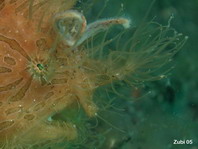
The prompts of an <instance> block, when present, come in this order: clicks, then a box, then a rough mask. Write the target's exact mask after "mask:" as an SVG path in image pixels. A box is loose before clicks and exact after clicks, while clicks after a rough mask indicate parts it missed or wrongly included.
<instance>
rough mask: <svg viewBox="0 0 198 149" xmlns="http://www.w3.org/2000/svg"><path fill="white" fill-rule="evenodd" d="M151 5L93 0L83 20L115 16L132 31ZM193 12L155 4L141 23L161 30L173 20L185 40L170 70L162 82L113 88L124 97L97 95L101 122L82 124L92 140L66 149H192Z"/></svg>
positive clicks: (142, 0)
mask: <svg viewBox="0 0 198 149" xmlns="http://www.w3.org/2000/svg"><path fill="white" fill-rule="evenodd" d="M151 3H152V1H151V0H108V1H97V0H96V1H95V3H94V5H93V6H92V8H90V9H91V10H89V13H87V14H86V15H85V16H86V17H88V18H87V20H89V21H92V20H95V18H96V17H99V18H104V17H114V16H116V15H117V14H119V15H120V16H126V17H129V18H131V21H132V26H137V25H138V23H140V22H141V21H142V20H143V18H144V17H145V15H146V12H147V11H148V9H149V6H150V5H151ZM121 6H123V7H121ZM120 8H121V12H118V11H119V10H120ZM101 10H102V11H101ZM197 10H198V0H189V1H184V0H156V1H155V3H154V5H153V6H152V7H151V10H150V12H149V13H148V16H147V17H146V20H147V21H150V20H152V19H154V20H155V21H157V22H159V23H160V24H163V25H166V24H167V23H168V20H169V18H170V17H171V16H174V18H173V19H172V20H171V27H173V28H175V29H176V30H177V31H178V32H181V33H183V34H184V35H186V36H188V37H189V39H188V41H187V42H186V44H185V45H184V47H183V48H182V49H181V50H180V51H179V52H178V53H177V54H176V55H175V57H174V62H173V64H172V65H174V69H172V70H171V71H170V72H169V74H168V76H167V77H166V78H165V79H162V80H158V81H153V82H146V83H145V84H144V85H142V86H138V87H137V88H131V87H127V86H125V85H123V86H122V85H120V86H119V85H118V86H117V90H118V92H119V93H120V94H123V95H124V97H121V96H119V95H116V94H115V93H109V94H108V96H109V100H108V101H107V99H108V98H107V95H106V94H105V95H101V94H102V93H101V94H100V93H98V94H99V96H102V97H103V98H104V99H105V101H104V102H105V103H106V104H107V105H106V106H107V107H108V108H104V110H101V112H100V115H102V118H101V119H102V120H101V119H98V120H97V122H95V121H93V120H89V122H86V125H87V128H90V129H89V131H90V132H89V133H88V135H89V134H92V135H91V136H90V137H89V136H88V138H87V140H86V141H85V142H82V144H81V145H71V146H70V147H69V148H79V149H80V148H82V149H86V148H87V149H88V148H90V149H198V133H197V131H198V77H197V76H198V62H197V60H198V42H197V39H198V20H197V16H198V11H197ZM100 11H101V13H100V14H98V12H100ZM98 92H100V91H98ZM96 94H97V93H96ZM98 94H97V95H96V98H98ZM102 97H101V98H102ZM111 99H114V100H113V102H112V100H111ZM95 100H97V99H95ZM102 107H103V106H102ZM92 127H93V128H92ZM86 132H87V130H86ZM174 140H178V141H180V140H184V141H185V144H182V145H181V144H174ZM191 141H192V144H191ZM188 143H189V144H188ZM57 148H58V147H57Z"/></svg>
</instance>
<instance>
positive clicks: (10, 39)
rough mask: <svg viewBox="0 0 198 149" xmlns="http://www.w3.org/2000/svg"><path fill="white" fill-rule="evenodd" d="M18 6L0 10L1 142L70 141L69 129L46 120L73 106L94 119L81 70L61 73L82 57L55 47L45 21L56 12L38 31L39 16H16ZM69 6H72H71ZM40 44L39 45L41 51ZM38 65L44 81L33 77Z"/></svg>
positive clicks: (87, 84)
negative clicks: (41, 66)
mask: <svg viewBox="0 0 198 149" xmlns="http://www.w3.org/2000/svg"><path fill="white" fill-rule="evenodd" d="M60 1H61V0H60ZM21 2H23V1H20V3H21ZM36 2H39V1H36ZM20 3H12V4H9V3H8V1H5V6H4V7H3V8H1V10H0V18H1V20H0V142H1V144H5V142H7V143H8V144H14V145H15V144H16V142H17V144H18V145H21V146H23V144H31V143H32V144H35V143H39V142H44V141H48V140H57V139H58V140H60V139H64V138H66V139H67V140H70V139H74V138H75V137H76V135H77V134H76V129H75V127H73V125H72V124H70V123H63V124H61V126H60V124H59V123H56V122H46V120H47V118H48V117H50V116H51V115H53V114H55V113H56V112H57V111H60V110H62V109H63V108H65V107H67V106H69V105H70V104H71V103H72V102H74V101H77V100H78V101H79V102H80V103H81V104H82V106H83V108H84V109H85V111H86V112H87V114H88V115H89V116H93V115H94V114H95V112H96V110H97V108H96V106H95V105H94V104H93V103H92V101H91V95H92V91H93V89H94V85H93V84H92V83H91V82H90V80H89V79H88V76H87V75H86V74H85V73H84V71H83V70H81V69H79V68H76V67H74V68H70V69H68V68H65V67H64V66H65V65H68V66H73V65H74V64H77V63H78V61H80V59H81V58H79V57H83V55H84V54H85V53H83V52H81V53H80V54H78V55H75V53H73V52H68V53H66V52H63V50H64V49H65V48H67V46H64V45H62V44H61V42H60V43H57V42H56V41H57V40H56V33H55V32H54V31H53V29H52V26H53V22H51V23H50V21H49V20H50V17H51V16H53V13H54V12H55V11H54V12H53V11H51V13H49V14H48V15H47V16H46V18H45V20H43V24H42V25H43V26H42V27H43V28H42V27H41V28H40V31H39V30H38V16H37V15H38V14H36V13H35V16H34V17H32V18H29V16H28V15H27V11H26V10H28V9H27V8H26V7H25V8H24V9H21V10H20V11H18V12H16V9H18V8H20V7H19V6H20V5H19V4H20ZM68 3H69V4H70V5H69V6H72V5H73V4H74V1H68ZM66 9H68V8H66ZM52 10H55V9H54V8H53V9H52ZM38 11H39V10H38ZM38 13H39V12H38ZM40 13H41V12H40ZM55 13H57V12H55ZM39 41H44V42H42V44H41V46H38V42H39ZM54 45H55V48H54V49H53V47H54ZM52 49H53V50H52ZM54 51H55V52H54ZM5 57H8V60H7V61H6V60H5ZM10 59H11V60H10ZM9 60H10V61H9ZM40 63H41V64H47V68H46V69H47V73H48V72H49V75H46V76H47V77H46V78H45V79H44V80H41V78H39V76H38V75H37V74H36V73H40V70H39V68H38V67H37V64H40ZM4 68H6V70H5V69H4ZM41 71H42V70H41ZM43 76H44V77H45V74H44V75H43ZM16 81H18V82H17V83H16ZM9 85H10V86H11V87H10V86H9Z"/></svg>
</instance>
